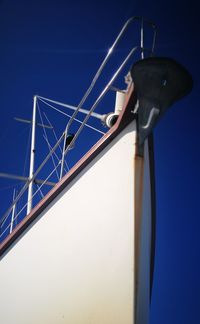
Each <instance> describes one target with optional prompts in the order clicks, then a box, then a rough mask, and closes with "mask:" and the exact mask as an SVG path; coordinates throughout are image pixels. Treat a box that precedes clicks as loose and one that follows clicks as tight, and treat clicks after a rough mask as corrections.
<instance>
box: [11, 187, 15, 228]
mask: <svg viewBox="0 0 200 324" xmlns="http://www.w3.org/2000/svg"><path fill="white" fill-rule="evenodd" d="M15 195H16V190H15V189H14V191H13V201H14V200H15ZM15 209H16V204H14V205H13V208H12V216H11V222H10V234H11V233H12V230H13V223H14V218H15Z"/></svg>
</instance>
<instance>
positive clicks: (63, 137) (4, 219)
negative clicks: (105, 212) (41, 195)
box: [0, 17, 156, 240]
mask: <svg viewBox="0 0 200 324" xmlns="http://www.w3.org/2000/svg"><path fill="white" fill-rule="evenodd" d="M137 21H139V22H140V24H141V28H140V44H139V45H137V46H134V47H133V48H131V50H129V52H128V54H127V55H126V57H125V58H124V60H123V61H122V63H121V64H120V66H119V67H118V68H117V70H116V72H115V73H114V74H113V76H112V77H111V78H110V80H109V82H108V83H107V84H106V86H105V87H104V89H103V90H102V92H101V93H100V95H99V96H98V97H97V99H96V100H95V102H94V103H93V105H92V106H91V108H90V109H89V110H88V113H87V115H86V117H85V118H84V120H83V121H82V124H81V126H80V127H79V128H78V130H77V132H76V133H75V134H74V137H73V139H72V141H71V142H70V144H69V145H68V146H67V148H65V143H66V138H67V135H68V134H69V131H70V127H71V125H72V123H73V121H74V120H75V118H76V116H77V114H78V113H79V112H81V110H84V109H83V108H82V106H83V104H84V103H85V101H86V99H87V98H88V96H89V95H90V93H91V91H92V90H93V88H94V85H95V84H96V82H97V80H98V79H99V77H100V75H101V74H102V72H103V70H104V68H105V66H106V64H107V63H108V61H109V59H110V57H111V55H112V53H113V51H114V50H115V49H116V46H117V45H118V44H119V41H120V40H121V38H122V37H123V35H124V34H125V32H126V30H127V28H128V27H129V26H130V25H131V23H133V22H137ZM144 24H147V25H149V26H150V27H151V28H152V30H153V36H152V46H151V48H150V49H147V48H145V46H144ZM155 41H156V26H155V24H154V23H152V22H151V21H148V20H146V19H144V18H142V17H132V18H130V19H129V20H127V22H126V23H125V24H124V26H123V27H122V29H121V31H120V33H119V34H118V36H117V38H116V39H115V41H114V43H113V44H112V46H111V48H110V49H109V51H108V53H107V55H106V57H105V58H104V60H103V62H102V63H101V65H100V67H99V69H98V71H97V72H96V74H95V76H94V78H93V79H92V82H91V84H90V86H89V88H88V89H87V91H86V92H85V94H84V96H83V98H82V99H81V101H80V103H79V105H78V106H77V107H76V109H75V110H74V112H73V114H72V116H71V118H70V119H69V121H68V123H67V125H66V127H65V130H64V132H63V134H62V135H61V136H60V138H59V139H58V140H57V142H56V144H55V145H54V146H53V148H52V149H51V150H50V152H49V153H48V154H47V156H46V157H45V159H44V160H43V162H42V163H41V164H40V166H39V167H38V168H37V170H36V171H35V172H34V174H33V175H32V176H31V177H30V178H29V179H28V180H27V182H26V183H25V185H24V186H23V188H22V189H21V191H20V192H19V193H18V195H17V196H16V197H15V198H14V199H13V202H12V204H11V206H10V207H9V208H8V210H7V211H6V212H5V213H4V215H3V216H2V218H1V220H0V229H2V232H0V240H1V238H2V237H4V236H5V233H6V232H7V231H8V230H9V227H10V226H11V223H9V224H8V225H6V228H4V229H3V227H4V225H5V224H6V222H7V219H8V217H9V215H10V213H11V212H12V210H13V208H14V207H15V206H16V204H17V203H18V201H19V200H20V199H21V197H22V196H23V195H24V193H25V192H26V191H27V190H28V188H29V186H30V184H31V183H33V182H34V181H35V180H36V177H37V175H38V174H39V172H40V171H41V169H42V168H43V167H44V166H45V164H46V163H47V161H48V160H49V159H50V158H51V156H52V155H53V154H54V153H55V151H56V149H57V148H58V147H59V146H60V144H61V143H62V141H63V149H62V157H61V159H60V160H59V161H58V163H57V165H56V166H55V167H54V169H53V170H52V171H51V172H50V174H49V175H48V177H47V178H46V179H45V180H44V181H43V183H42V184H41V185H40V186H39V187H38V189H37V190H36V191H35V192H34V194H33V196H32V197H31V199H33V197H34V196H35V195H36V194H37V193H38V192H39V191H40V190H41V188H42V186H44V184H45V183H46V182H48V181H49V179H50V177H51V175H52V174H53V173H54V172H55V171H56V170H57V169H58V167H60V179H61V178H62V176H63V170H64V161H65V157H66V155H67V153H68V151H69V150H70V149H71V148H72V147H73V145H74V143H75V142H76V140H77V138H78V137H79V135H80V133H81V132H82V130H83V128H84V127H85V125H86V123H87V122H88V119H89V118H90V117H91V115H92V114H93V113H94V110H95V109H96V107H97V106H98V105H99V103H100V102H101V101H102V99H103V98H104V96H105V95H106V93H107V92H108V91H109V90H110V88H111V87H112V84H113V82H114V81H115V80H116V78H117V77H118V76H119V74H120V72H121V71H122V69H123V68H124V67H125V65H126V64H127V62H128V61H129V60H130V58H131V57H132V56H133V54H134V53H135V52H136V51H137V50H138V51H139V52H140V53H141V58H142V59H143V58H144V53H145V52H148V53H149V54H150V55H153V53H154V49H155ZM38 98H40V97H39V96H38ZM41 98H42V97H41ZM35 100H37V96H35ZM49 100H50V99H49ZM50 101H51V100H50ZM29 199H30V197H29ZM28 203H29V201H27V203H26V204H25V205H24V206H23V207H22V208H21V209H20V211H19V212H18V213H17V214H16V215H15V217H14V218H13V217H12V227H13V221H14V220H15V219H16V218H17V217H18V216H19V215H20V213H22V211H23V210H24V209H25V207H26V206H27V204H28Z"/></svg>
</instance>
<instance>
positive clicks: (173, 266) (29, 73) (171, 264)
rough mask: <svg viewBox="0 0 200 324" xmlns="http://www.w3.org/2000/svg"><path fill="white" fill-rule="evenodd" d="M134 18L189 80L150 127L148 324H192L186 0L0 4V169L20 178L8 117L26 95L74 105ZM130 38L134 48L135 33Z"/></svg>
mask: <svg viewBox="0 0 200 324" xmlns="http://www.w3.org/2000/svg"><path fill="white" fill-rule="evenodd" d="M133 15H142V16H144V17H146V18H148V19H150V20H152V21H154V22H155V23H156V24H157V26H158V29H159V32H158V40H157V46H156V54H157V55H162V56H169V57H172V58H174V59H176V60H177V61H179V62H180V63H182V64H183V65H185V67H187V68H188V69H189V71H190V72H191V74H192V76H193V79H194V89H193V91H192V93H191V94H190V95H189V96H188V97H186V98H184V99H183V100H181V101H180V102H178V103H177V104H174V105H173V107H172V108H171V110H169V111H168V112H167V114H166V115H165V116H164V118H163V119H162V120H161V122H160V123H159V125H158V126H157V127H156V129H155V131H154V135H155V162H156V196H157V231H156V234H157V237H156V259H155V277H154V286H153V295H152V307H151V319H150V324H169V323H170V324H188V323H190V324H197V323H200V314H199V309H200V296H199V294H200V277H199V273H200V261H199V260H200V248H199V247H200V236H199V228H200V208H199V200H200V198H199V182H200V171H199V163H200V144H199V132H200V130H199V117H200V112H199V107H198V106H199V93H200V85H199V62H198V61H197V60H198V58H199V57H200V55H199V54H200V53H199V34H198V30H197V28H198V24H197V22H198V11H197V8H195V3H194V0H193V1H187V2H183V1H181V0H177V1H176V0H174V1H171V0H169V1H162V0H157V1H156V0H153V1H147V0H141V1H134V0H132V1H129V0H124V1H114V0H111V1H109V0H108V1H102V0H101V1H100V0H97V1H76V0H74V1H64V0H57V1H55V0H54V1H52V0H48V1H47V0H40V1H39V0H34V1H32V0H30V1H25V0H18V1H14V0H2V1H0V44H1V50H0V109H1V118H0V152H1V160H0V172H10V173H16V174H20V173H22V172H23V166H24V165H23V163H22V160H24V155H23V154H24V153H22V152H24V151H25V150H26V139H27V136H28V129H27V128H23V127H22V126H21V125H20V126H19V125H18V124H17V125H16V122H14V121H13V117H14V116H19V117H24V118H30V117H31V109H32V97H33V95H34V94H39V95H42V96H44V97H50V98H54V99H57V100H60V101H63V102H67V103H71V104H74V105H76V104H78V102H79V101H80V99H81V97H82V95H83V94H84V92H85V90H86V89H87V86H88V85H89V82H90V80H91V78H92V76H93V75H94V73H95V72H96V69H97V67H98V66H99V64H100V62H101V61H102V59H103V56H104V55H105V54H106V50H107V49H108V48H109V46H110V45H111V44H112V42H113V40H114V38H115V37H116V35H117V33H118V32H119V30H120V28H121V27H122V25H123V24H124V22H125V21H126V19H128V18H129V17H131V16H133ZM131 37H132V38H131ZM131 37H130V38H129V41H128V42H130V43H129V44H133V45H134V37H135V35H134V33H133V35H132V36H131ZM131 42H133V43H131ZM17 142H18V143H20V147H18V146H17V144H16V143H17ZM22 155H23V156H22ZM0 181H1V182H0V202H1V208H2V209H3V207H4V201H6V200H7V199H8V196H9V195H10V196H11V193H10V191H9V190H8V189H5V186H7V185H9V184H11V183H12V182H11V181H10V182H9V183H8V182H5V181H3V180H0ZM2 188H4V190H2ZM10 196H9V197H10ZM2 206H3V207H2Z"/></svg>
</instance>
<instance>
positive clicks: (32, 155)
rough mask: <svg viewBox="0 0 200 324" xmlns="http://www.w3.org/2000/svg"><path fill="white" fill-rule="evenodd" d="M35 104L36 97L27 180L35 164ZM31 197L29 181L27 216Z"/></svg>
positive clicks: (34, 108)
mask: <svg viewBox="0 0 200 324" xmlns="http://www.w3.org/2000/svg"><path fill="white" fill-rule="evenodd" d="M36 103H37V97H36V96H34V98H33V119H32V134H31V153H30V167H29V179H31V178H32V177H33V175H34V162H35V130H36ZM32 195H33V181H30V183H29V186H28V202H27V215H28V214H29V213H30V211H31V209H32Z"/></svg>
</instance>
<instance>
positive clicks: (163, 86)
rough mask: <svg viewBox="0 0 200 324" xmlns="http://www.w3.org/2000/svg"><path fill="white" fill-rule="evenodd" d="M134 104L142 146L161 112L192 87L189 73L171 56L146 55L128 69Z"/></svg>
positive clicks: (139, 140) (139, 141) (139, 139)
mask: <svg viewBox="0 0 200 324" xmlns="http://www.w3.org/2000/svg"><path fill="white" fill-rule="evenodd" d="M131 76H132V79H133V82H134V86H135V90H136V95H137V100H138V101H137V104H138V111H137V112H138V143H139V147H141V146H142V144H143V143H144V140H145V139H146V137H147V136H148V135H149V134H150V133H151V131H152V129H153V127H154V126H155V125H156V124H157V122H158V121H159V119H160V118H161V117H162V115H163V114H164V112H165V111H166V110H167V109H168V107H170V106H171V105H172V104H173V103H174V102H175V101H177V100H179V99H181V98H182V97H184V96H186V95H187V94H188V93H189V92H190V91H191V90H192V86H193V81H192V77H191V75H190V74H189V72H188V71H187V70H186V69H185V68H184V67H183V66H182V65H180V64H179V63H177V62H176V61H175V60H173V59H171V58H165V57H150V58H146V59H143V60H140V61H138V62H136V63H135V64H134V65H133V67H132V69H131Z"/></svg>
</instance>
